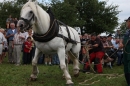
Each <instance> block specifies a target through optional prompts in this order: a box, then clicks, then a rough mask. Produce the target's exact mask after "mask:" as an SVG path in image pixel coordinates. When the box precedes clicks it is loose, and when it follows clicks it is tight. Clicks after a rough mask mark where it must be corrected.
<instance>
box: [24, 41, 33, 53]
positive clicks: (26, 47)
mask: <svg viewBox="0 0 130 86" xmlns="http://www.w3.org/2000/svg"><path fill="white" fill-rule="evenodd" d="M31 47H32V42H29V41H26V42H25V43H24V52H26V53H30V51H31Z"/></svg>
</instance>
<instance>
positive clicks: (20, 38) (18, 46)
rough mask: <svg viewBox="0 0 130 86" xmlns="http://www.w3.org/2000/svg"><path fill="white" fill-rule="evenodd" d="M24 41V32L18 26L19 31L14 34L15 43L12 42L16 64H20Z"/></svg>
mask: <svg viewBox="0 0 130 86" xmlns="http://www.w3.org/2000/svg"><path fill="white" fill-rule="evenodd" d="M24 41H25V36H24V34H23V33H21V32H20V28H17V33H16V34H15V35H14V38H13V43H12V47H13V51H14V62H15V64H16V66H19V65H20V59H21V50H22V44H23V42H24Z"/></svg>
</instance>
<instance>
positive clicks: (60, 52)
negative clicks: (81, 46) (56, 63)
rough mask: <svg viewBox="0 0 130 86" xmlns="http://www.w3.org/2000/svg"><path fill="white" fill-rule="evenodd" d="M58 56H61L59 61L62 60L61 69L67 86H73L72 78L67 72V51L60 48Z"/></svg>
mask: <svg viewBox="0 0 130 86" xmlns="http://www.w3.org/2000/svg"><path fill="white" fill-rule="evenodd" d="M57 53H58V56H59V60H60V67H61V69H62V70H63V72H64V76H65V79H66V84H67V85H73V82H72V80H71V76H70V74H69V72H68V70H67V67H66V64H65V49H64V48H60V49H58V52H57Z"/></svg>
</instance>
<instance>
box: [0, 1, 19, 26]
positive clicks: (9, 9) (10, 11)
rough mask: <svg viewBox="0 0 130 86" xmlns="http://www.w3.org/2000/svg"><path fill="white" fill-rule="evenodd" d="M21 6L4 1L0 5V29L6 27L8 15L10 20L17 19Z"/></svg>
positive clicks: (13, 2)
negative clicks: (10, 16) (10, 17)
mask: <svg viewBox="0 0 130 86" xmlns="http://www.w3.org/2000/svg"><path fill="white" fill-rule="evenodd" d="M20 9H21V6H19V5H18V4H17V3H16V1H5V2H1V3H0V14H1V16H0V27H2V28H5V27H6V19H7V18H8V17H9V15H12V18H19V14H20Z"/></svg>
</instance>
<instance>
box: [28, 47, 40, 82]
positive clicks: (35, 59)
mask: <svg viewBox="0 0 130 86" xmlns="http://www.w3.org/2000/svg"><path fill="white" fill-rule="evenodd" d="M40 55H41V53H40V51H39V50H38V49H37V48H36V51H35V56H34V58H33V60H32V66H33V70H32V74H31V76H30V79H31V80H33V81H34V80H36V79H37V75H38V73H39V70H38V67H37V61H38V58H39V56H40Z"/></svg>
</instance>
